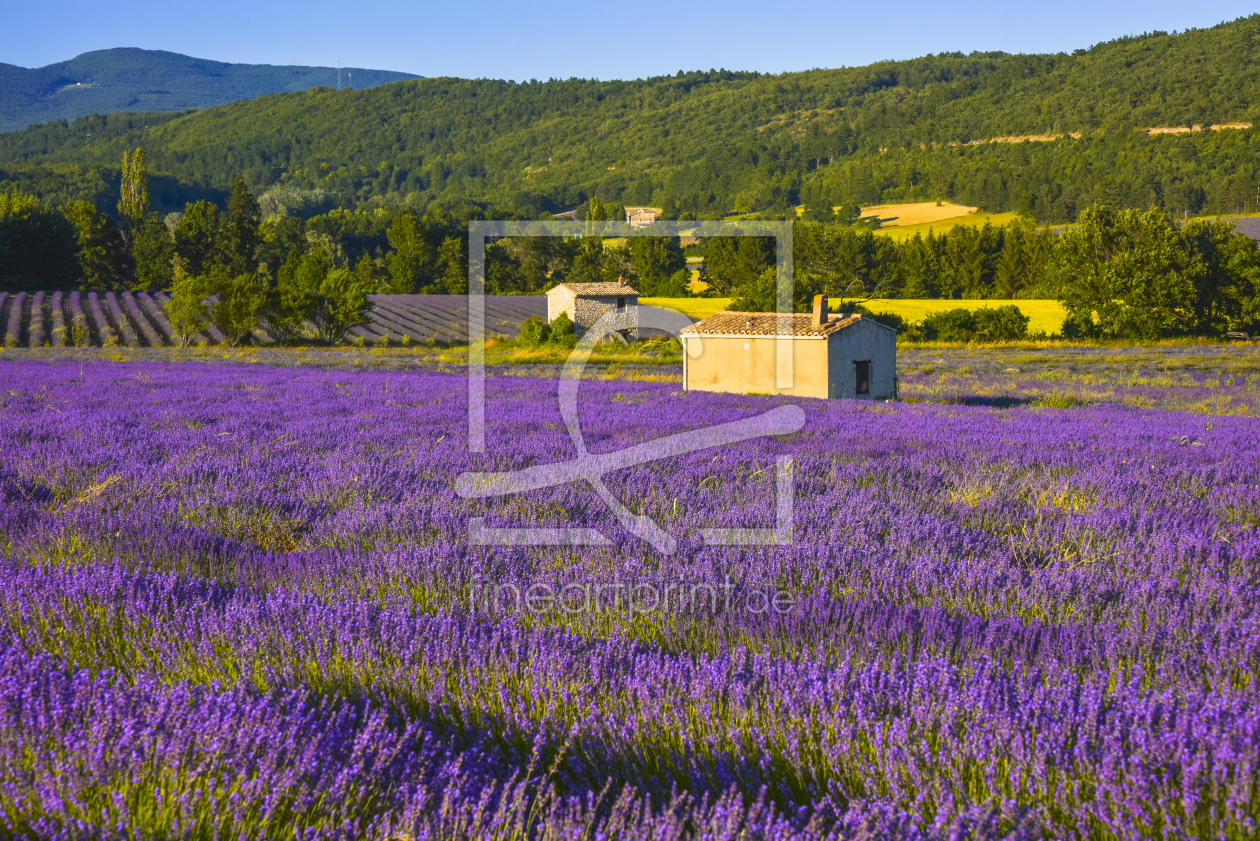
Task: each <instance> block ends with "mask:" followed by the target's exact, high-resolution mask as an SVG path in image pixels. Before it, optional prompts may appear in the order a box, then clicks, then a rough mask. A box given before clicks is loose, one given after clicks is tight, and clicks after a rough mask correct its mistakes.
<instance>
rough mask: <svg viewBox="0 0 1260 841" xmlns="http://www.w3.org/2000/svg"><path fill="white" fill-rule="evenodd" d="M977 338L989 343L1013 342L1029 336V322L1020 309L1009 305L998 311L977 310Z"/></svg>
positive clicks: (975, 314)
mask: <svg viewBox="0 0 1260 841" xmlns="http://www.w3.org/2000/svg"><path fill="white" fill-rule="evenodd" d="M974 316H975V324H976V328H975V329H976V336H977V337H978V338H981V339H984V340H985V341H989V342H1002V341H1011V340H1014V339H1023V338H1027V336H1028V322H1029V321H1030V320H1031V319H1029V317H1028V316H1026V315H1024V314H1023V313H1022V312H1021V311H1020V309H1019V307H1017V306H1015V305H1014V304H1007V305H1006V306H1004V307H998V308H997V309H983V310H976V311H975V313H974Z"/></svg>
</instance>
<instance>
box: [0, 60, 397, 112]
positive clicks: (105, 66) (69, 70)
mask: <svg viewBox="0 0 1260 841" xmlns="http://www.w3.org/2000/svg"><path fill="white" fill-rule="evenodd" d="M337 72H338V71H337V68H335V67H296V66H272V65H267V64H226V63H224V62H221V61H208V60H206V59H202V58H191V57H189V56H186V55H179V54H178V53H168V52H165V51H162V50H139V49H133V48H119V49H113V50H96V51H94V52H90V53H84V54H83V55H81V56H78V57H77V58H72V59H70V60H69V61H63V62H59V63H57V64H50V65H48V66H47V67H39V68H34V69H27V68H25V67H16V66H14V65H12V64H0V131H14V130H18V129H24V128H26V127H27V126H28V125H30V124H31V123H42V122H47V121H49V120H73V119H74V118H75V117H81V116H83V115H85V114H109V113H113V112H116V111H182V110H184V109H188V108H209V107H211V106H214V105H222V104H223V103H226V102H235V101H237V100H241V99H253V98H254V97H256V96H262V95H263V94H269V93H283V92H292V91H302V90H306V89H308V88H313V87H315V86H317V85H327V86H329V87H334V86H336V85H337ZM341 74H342V75H341V84H342V85H343V86H345V85H347V83H348V82H352V83H353V86H354V87H356V88H370V87H374V86H376V85H380V84H383V83H385V82H396V81H398V80H400V79H415V78H417V77H416V76H414V75H412V74H410V73H394V72H391V71H388V70H365V69H361V68H357V67H351V68H342V69H341Z"/></svg>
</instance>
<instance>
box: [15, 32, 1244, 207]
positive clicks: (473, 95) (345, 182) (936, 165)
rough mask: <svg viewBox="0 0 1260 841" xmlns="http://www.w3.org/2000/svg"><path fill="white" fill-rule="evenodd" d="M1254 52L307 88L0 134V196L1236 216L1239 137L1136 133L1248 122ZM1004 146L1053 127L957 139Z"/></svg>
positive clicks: (984, 57) (1131, 41)
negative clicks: (158, 176)
mask: <svg viewBox="0 0 1260 841" xmlns="http://www.w3.org/2000/svg"><path fill="white" fill-rule="evenodd" d="M1258 56H1260V16H1252V17H1249V18H1243V19H1239V20H1237V21H1234V22H1231V23H1227V24H1222V25H1220V26H1217V27H1213V28H1211V29H1203V30H1192V31H1188V32H1185V33H1181V34H1177V35H1169V34H1165V33H1160V32H1156V33H1150V34H1145V35H1141V36H1135V37H1125V38H1121V39H1118V40H1114V41H1110V42H1107V43H1102V44H1098V45H1095V46H1094V47H1092V48H1089V49H1081V50H1076V51H1075V52H1074V53H1072V54H1070V55H1069V54H1056V55H1008V54H1005V53H984V54H971V55H962V54H944V55H933V56H927V57H923V58H918V59H914V60H910V61H901V62H884V63H880V64H874V65H870V66H867V67H859V68H850V69H839V70H816V71H810V72H804V73H788V74H782V75H775V76H767V75H758V74H752V73H737V72H728V71H709V72H693V73H680V74H678V75H677V76H666V77H658V78H652V79H646V80H638V81H586V80H576V79H572V80H553V81H548V82H534V81H531V82H525V83H519V84H518V83H511V82H504V81H488V80H462V79H449V78H434V79H421V80H414V81H405V82H398V83H394V84H388V85H383V86H380V87H377V88H373V89H371V90H354V91H350V90H342V91H340V92H335V91H333V90H331V89H330V88H328V87H319V88H314V89H312V90H307V91H303V92H298V93H288V94H278V95H272V96H264V97H260V98H258V99H253V100H250V101H247V102H237V103H233V104H230V105H223V106H218V107H215V108H210V109H206V110H203V111H198V112H196V113H192V114H187V115H183V116H177V117H175V118H172V119H166V120H164V121H162V122H161V123H160V124H158V123H157V122H156V121H154V120H148V119H142V118H137V117H135V116H129V115H125V114H124V115H113V116H110V117H107V118H101V117H93V118H84V119H81V120H77V121H75V122H74V123H73V124H71V125H67V124H64V123H60V122H58V123H50V124H45V125H42V126H38V127H32V128H30V129H28V130H26V131H23V132H18V133H13V134H9V135H2V136H0V168H3V169H4V170H5V173H3V174H0V186H3V184H4V183H9V184H12V185H14V186H22V185H23V184H25V183H27V182H33V181H34V180H38V178H37V176H38V177H44V175H43V174H39V173H36V172H34V171H33V170H30V169H29V167H31V166H34V165H43V164H54V163H55V164H68V165H78V166H84V165H86V166H95V167H98V168H99V167H116V166H117V162H118V161H120V160H121V158H122V153H123V150H124V149H128V148H135V147H137V146H143V147H144V148H145V150H146V152H147V154H148V160H149V165H150V167H151V168H152V169H154V170H157V171H160V172H163V173H166V174H169V175H171V176H174V177H175V178H177V179H179V180H180V181H181V182H182V183H184V184H187V185H194V186H196V187H198V188H215V189H222V188H224V187H226V186H227V185H228V184H229V182H230V181H231V179H232V178H234V177H236V176H238V175H241V176H243V177H244V178H245V179H246V181H247V182H248V183H249V184H250V185H251V187H253V188H254V189H255V190H256V191H262V190H266V189H268V188H273V187H275V186H276V185H280V186H282V187H283V188H284V189H285V190H287V191H289V192H290V193H296V192H298V191H302V190H317V191H322V193H321V195H326V194H334V195H337V196H339V197H340V200H341V201H343V202H344V203H349V204H356V203H364V202H372V201H390V200H393V199H398V200H405V201H408V202H409V203H410V204H412V205H415V206H420V207H424V206H427V205H428V204H430V203H433V202H438V203H440V204H445V205H450V204H456V203H460V202H477V203H481V204H486V203H490V204H496V205H498V206H500V207H515V208H519V209H522V210H524V211H529V212H541V211H544V210H551V209H556V208H559V207H565V206H572V205H574V204H577V203H579V202H582V201H584V200H586V199H587V198H589V197H590V196H591V195H598V196H599V197H600V198H601V199H604V200H606V201H614V202H616V201H619V202H623V203H626V204H647V203H651V204H653V205H661V206H664V207H666V208H667V211H668V213H669V214H672V215H676V216H693V215H694V216H718V215H721V214H724V213H729V212H731V211H741V212H743V211H755V212H767V213H786V212H788V208H789V207H790V206H791V205H793V204H796V203H800V202H805V203H809V202H811V201H812V202H814V203H816V204H818V205H819V206H821V205H823V204H841V203H844V202H848V201H853V202H857V203H859V204H869V203H872V202H877V201H881V200H883V201H889V200H915V199H931V198H952V199H955V200H960V201H964V202H967V203H969V204H975V205H979V206H981V207H984V208H986V209H989V210H1016V209H1019V210H1024V211H1026V212H1028V213H1030V214H1032V215H1033V216H1035V217H1036V218H1038V219H1042V220H1049V221H1063V220H1068V219H1072V218H1075V215H1076V214H1077V212H1078V211H1079V209H1080V208H1082V207H1084V206H1087V205H1088V204H1089V203H1090V202H1092V201H1096V200H1105V201H1108V202H1109V203H1112V204H1117V205H1121V206H1125V205H1129V206H1143V207H1146V206H1150V205H1152V204H1154V205H1158V206H1162V207H1165V208H1167V209H1170V210H1174V211H1177V212H1187V213H1189V212H1198V211H1200V210H1204V209H1207V210H1211V209H1219V210H1224V211H1228V212H1234V211H1236V210H1243V209H1255V206H1256V202H1257V198H1258V197H1260V181H1258V180H1257V177H1258V175H1260V167H1257V165H1256V164H1257V161H1256V151H1257V144H1260V136H1258V134H1257V131H1255V130H1249V129H1224V130H1219V131H1201V132H1196V133H1192V134H1181V135H1150V136H1148V135H1147V134H1146V132H1145V131H1144V130H1145V129H1149V128H1152V127H1185V126H1192V125H1200V124H1202V125H1213V124H1237V123H1249V122H1260V120H1257V118H1260V90H1258V89H1257V85H1258V84H1260V75H1258V74H1257V58H1258ZM356 78H357V77H356ZM1073 133H1080V135H1081V136H1080V137H1079V138H1073V137H1071V136H1070V135H1072V134H1073ZM1020 135H1041V136H1062V137H1060V139H1057V140H1046V141H1038V142H1021V143H980V144H978V145H969V144H972V143H973V142H974V141H987V140H991V139H994V138H1010V137H1011V136H1020ZM45 180H48V179H47V178H45ZM50 183H51V182H50ZM63 192H64V191H63Z"/></svg>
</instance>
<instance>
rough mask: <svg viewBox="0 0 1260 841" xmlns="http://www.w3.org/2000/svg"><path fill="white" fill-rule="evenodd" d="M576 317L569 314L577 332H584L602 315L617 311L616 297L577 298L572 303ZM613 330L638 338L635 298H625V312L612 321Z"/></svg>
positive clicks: (636, 303)
mask: <svg viewBox="0 0 1260 841" xmlns="http://www.w3.org/2000/svg"><path fill="white" fill-rule="evenodd" d="M574 309H575V310H576V315H574V314H570V316H569V317H570V318H572V319H573V323H574V324H576V325H577V327H578V329H579V330H586V329H588V328H589V327H591V326H592V325H593V324H595V322H596V321H599V319H600V318H602V317H603V315H604V313H606V312H610V311H614V310H616V309H617V298H616V297H600V298H587V297H585V296H583V297H580V298H577V299H576V302H575V303H574ZM612 326H613V329H615V330H625V331H627V332H628V333H629V334H630V336H631V337H633V338H636V339H637V338H638V337H639V304H638V302H637V299H635V298H626V307H625V310H624V311H623V312H622V313H621V314H620V315H618V316H616V317H615V318H614V319H613V322H612Z"/></svg>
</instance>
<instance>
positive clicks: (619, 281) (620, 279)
mask: <svg viewBox="0 0 1260 841" xmlns="http://www.w3.org/2000/svg"><path fill="white" fill-rule="evenodd" d="M617 285H618V286H625V285H626V279H625V278H624V277H622V276H621V275H617Z"/></svg>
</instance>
